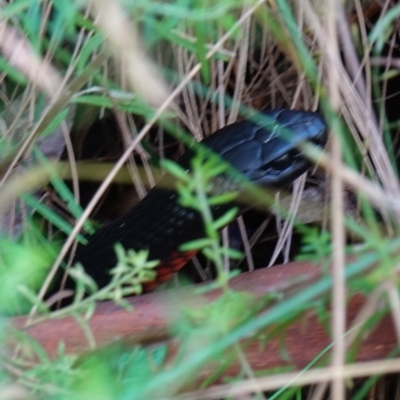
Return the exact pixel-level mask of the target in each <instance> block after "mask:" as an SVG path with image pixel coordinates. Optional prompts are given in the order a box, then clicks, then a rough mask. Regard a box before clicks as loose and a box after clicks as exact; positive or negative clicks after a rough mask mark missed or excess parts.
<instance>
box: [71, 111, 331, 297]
mask: <svg viewBox="0 0 400 400" xmlns="http://www.w3.org/2000/svg"><path fill="white" fill-rule="evenodd" d="M262 116H264V117H265V118H267V119H268V121H269V122H261V123H255V122H250V121H241V122H237V123H234V124H231V125H228V126H225V127H224V128H222V129H220V130H218V131H216V132H215V133H213V134H212V135H210V136H209V137H207V138H206V139H204V140H203V141H202V144H203V145H204V146H206V147H207V148H208V149H210V151H212V152H215V153H217V154H218V155H219V156H221V157H222V158H223V159H224V160H226V161H227V162H229V163H230V164H231V165H232V166H233V167H234V168H235V169H236V170H237V171H238V172H239V173H241V174H243V175H244V176H245V177H246V178H248V179H249V180H250V181H252V182H254V183H255V184H257V185H261V186H265V187H267V188H279V187H282V186H284V185H286V184H288V183H290V182H292V181H293V180H295V179H296V178H297V177H299V176H300V175H301V174H303V173H304V172H305V171H306V170H307V169H308V168H309V167H310V165H311V163H310V161H309V160H307V158H305V157H304V156H303V155H302V152H301V150H299V148H298V145H299V144H300V143H303V142H307V141H309V142H312V143H314V144H316V145H317V146H320V147H322V146H323V145H324V144H325V142H326V139H327V134H326V125H325V122H324V120H323V118H322V117H321V116H320V115H319V114H317V113H314V112H309V111H292V110H274V111H265V112H263V114H262ZM191 155H192V152H191V151H188V152H187V153H186V154H184V155H183V156H182V158H181V159H180V160H178V163H179V164H181V165H183V166H184V167H185V168H190V162H189V160H190V157H191ZM231 206H232V204H227V205H223V206H217V207H213V208H212V213H213V216H214V218H218V217H219V216H221V215H222V214H224V213H225V211H226V210H227V209H228V208H230V207H231ZM204 236H205V233H204V225H203V221H202V218H201V216H200V215H199V213H198V212H197V211H196V210H194V209H190V208H184V207H182V206H181V205H180V204H179V202H178V194H177V193H176V192H175V191H173V190H172V189H166V188H164V187H160V186H158V185H156V186H155V187H154V188H153V189H152V190H151V191H150V192H149V193H148V195H147V196H146V197H145V198H144V199H143V200H142V201H140V202H139V203H138V204H137V205H136V206H135V207H134V208H133V209H132V210H130V211H129V212H128V213H127V214H126V215H124V216H123V217H121V218H120V219H118V220H117V221H115V222H114V223H111V224H110V225H107V226H105V227H103V228H101V229H100V230H98V231H97V232H96V233H95V234H94V235H92V236H90V237H89V238H88V244H87V245H80V246H79V247H78V249H77V252H76V255H75V258H74V263H76V262H79V263H81V264H82V265H83V266H84V268H85V270H86V272H87V273H88V274H89V275H90V276H91V277H92V278H93V279H94V280H95V282H96V283H97V285H98V286H99V287H100V288H101V287H104V286H105V285H106V284H107V283H109V282H110V274H109V271H110V269H111V268H113V267H115V265H116V262H117V259H116V255H115V250H114V245H115V244H116V243H121V244H122V246H123V247H124V248H125V249H129V248H133V249H134V250H140V249H148V251H149V259H154V260H160V264H159V266H158V267H156V272H157V278H156V279H155V281H153V282H149V283H147V284H145V286H144V289H145V290H146V291H148V290H152V289H153V288H155V287H156V286H157V285H159V284H160V283H161V282H164V281H165V280H167V279H169V278H170V277H171V276H172V275H173V274H174V273H175V272H176V271H178V270H179V269H180V268H181V267H182V266H183V265H185V263H186V262H187V261H188V260H189V259H190V258H191V257H192V256H193V254H194V252H188V253H182V252H180V251H179V247H180V245H181V244H182V243H185V242H188V241H191V240H194V239H199V238H203V237H204Z"/></svg>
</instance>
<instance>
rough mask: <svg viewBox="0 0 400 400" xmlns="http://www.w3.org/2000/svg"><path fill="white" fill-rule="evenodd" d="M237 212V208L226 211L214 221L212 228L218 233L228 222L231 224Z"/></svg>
mask: <svg viewBox="0 0 400 400" xmlns="http://www.w3.org/2000/svg"><path fill="white" fill-rule="evenodd" d="M238 211H239V208H238V207H233V208H231V209H230V210H228V211H227V212H226V213H225V214H224V215H223V216H222V217H220V218H218V219H217V220H216V221H214V223H213V228H214V229H215V230H217V231H219V230H220V229H222V228H223V227H225V226H226V225H228V224H229V223H230V222H232V220H234V219H235V217H236V215H237V213H238Z"/></svg>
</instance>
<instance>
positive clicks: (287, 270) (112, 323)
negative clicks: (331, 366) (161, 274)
mask: <svg viewBox="0 0 400 400" xmlns="http://www.w3.org/2000/svg"><path fill="white" fill-rule="evenodd" d="M299 277H301V278H302V279H301V280H300V281H299V282H298V283H297V284H296V285H294V286H295V287H297V288H298V285H302V284H303V285H304V284H305V283H304V282H307V283H308V284H309V283H310V282H312V281H315V280H317V279H318V278H319V277H320V268H318V266H315V265H311V264H310V263H300V262H299V263H291V264H287V265H282V266H276V267H273V268H266V269H261V270H257V271H254V272H248V273H244V274H242V275H240V276H238V277H236V278H234V279H233V280H232V281H231V287H232V288H233V289H235V290H238V291H247V292H250V293H252V294H254V295H256V296H261V295H265V294H267V293H270V292H276V291H278V290H287V289H288V288H292V289H293V282H294V280H295V278H299ZM302 281H303V283H302ZM193 290H194V289H193V288H191V289H189V290H188V289H180V290H176V291H171V293H169V292H168V291H165V292H159V293H150V294H147V295H143V296H138V297H134V298H130V299H129V303H130V304H131V305H133V306H134V308H135V309H134V311H133V312H128V311H126V310H124V309H122V308H120V307H118V306H116V305H115V304H113V303H110V302H104V303H102V304H99V305H98V306H97V308H96V312H95V314H94V315H93V317H92V318H91V320H90V327H91V329H92V331H93V334H94V337H95V340H96V344H97V345H98V346H103V345H106V344H109V343H111V342H113V341H115V340H118V339H122V340H123V343H124V344H128V345H129V344H132V343H137V342H146V341H147V342H148V341H150V342H155V341H158V340H162V339H167V338H168V327H169V326H170V325H171V323H173V321H174V319H175V318H174V315H173V314H171V312H172V310H174V309H177V308H178V307H177V306H178V305H179V301H180V300H179V299H181V300H182V299H184V303H185V304H184V307H188V306H190V298H191V297H190V294H191V293H193ZM218 295H219V291H218V290H214V291H212V292H208V293H207V294H206V295H205V297H206V298H207V299H208V300H212V299H215V298H216V297H217V296H218ZM192 299H193V306H194V305H196V303H198V298H197V297H193V296H192ZM364 303H365V299H364V298H363V297H362V296H361V295H356V296H354V297H353V298H352V299H351V301H350V302H349V306H348V310H347V313H348V314H347V317H348V324H350V323H351V321H353V320H354V317H355V316H356V315H357V313H358V311H359V310H360V308H361V307H362V305H363V304H364ZM25 321H26V320H25V318H24V317H19V318H16V319H14V321H13V323H14V326H15V327H17V328H22V327H23V326H24V323H25ZM26 331H27V332H28V333H29V334H30V335H31V336H32V337H33V338H35V339H36V340H37V341H38V342H39V343H40V344H41V345H42V346H43V347H44V348H45V350H46V351H47V352H48V354H49V355H50V356H54V355H55V354H56V353H57V347H58V344H59V342H60V341H62V342H64V344H65V348H66V352H67V353H81V352H83V351H85V350H88V344H87V340H86V338H85V336H84V334H83V332H82V329H81V327H80V326H79V325H78V323H77V322H76V321H75V320H74V319H73V318H62V319H58V320H49V321H46V322H42V323H40V324H38V325H35V326H32V327H30V328H27V329H26ZM285 335H286V337H285V344H286V347H285V348H286V350H287V352H288V354H289V356H290V359H291V361H290V365H292V366H294V367H297V368H303V367H305V366H306V365H307V364H308V363H309V362H310V361H311V360H313V358H314V357H316V356H317V355H318V354H319V353H320V352H321V351H322V350H323V349H324V348H325V347H326V346H328V345H329V344H330V342H331V340H330V337H329V335H328V334H327V332H326V330H325V329H324V327H323V326H322V325H321V323H320V322H319V321H318V319H317V318H316V316H315V315H313V314H312V313H307V314H306V315H305V316H304V318H303V319H302V320H301V321H300V322H296V323H293V324H292V325H291V326H290V327H289V328H288V329H287V331H286V334H285ZM395 345H396V334H395V331H394V328H393V324H392V320H391V317H390V316H387V317H385V318H383V319H382V321H381V322H380V323H379V325H378V327H376V328H375V329H374V331H373V332H371V333H370V335H369V337H368V338H367V339H365V340H364V341H363V344H362V346H361V348H360V350H359V352H358V357H357V360H359V361H370V360H376V359H380V358H383V357H386V356H387V355H388V353H389V352H390V351H391V350H392V349H393V347H394V346H395ZM246 356H247V359H248V361H249V363H250V365H251V366H252V368H253V369H255V370H260V369H265V368H273V367H282V366H285V365H289V364H288V363H287V361H284V360H283V359H282V356H281V353H280V351H279V343H278V341H277V340H275V339H272V340H270V341H268V344H267V345H266V346H263V347H261V346H260V343H259V342H257V341H254V342H253V343H251V344H250V345H249V346H248V347H247V348H246Z"/></svg>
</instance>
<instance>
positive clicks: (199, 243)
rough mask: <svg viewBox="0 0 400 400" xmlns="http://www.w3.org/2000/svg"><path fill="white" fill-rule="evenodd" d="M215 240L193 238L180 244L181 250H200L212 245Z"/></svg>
mask: <svg viewBox="0 0 400 400" xmlns="http://www.w3.org/2000/svg"><path fill="white" fill-rule="evenodd" d="M212 243H213V240H212V239H208V238H204V239H196V240H191V241H190V242H187V243H184V244H182V245H181V246H179V250H180V251H192V250H200V249H202V248H204V247H206V246H210V245H212Z"/></svg>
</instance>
